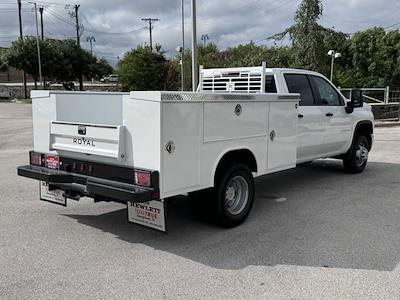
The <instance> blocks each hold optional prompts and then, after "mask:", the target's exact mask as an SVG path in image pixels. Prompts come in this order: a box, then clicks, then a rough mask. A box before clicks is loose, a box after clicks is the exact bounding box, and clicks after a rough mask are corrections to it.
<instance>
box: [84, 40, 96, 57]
mask: <svg viewBox="0 0 400 300" xmlns="http://www.w3.org/2000/svg"><path fill="white" fill-rule="evenodd" d="M86 41H87V42H89V43H90V53H91V54H92V55H93V43H95V42H96V38H95V37H94V36H88V37H86Z"/></svg>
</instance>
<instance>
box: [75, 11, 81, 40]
mask: <svg viewBox="0 0 400 300" xmlns="http://www.w3.org/2000/svg"><path fill="white" fill-rule="evenodd" d="M79 7H80V5H79V4H75V6H74V10H75V14H74V16H75V27H76V43H77V45H78V46H79V47H80V46H81V36H80V33H79V15H78V10H79Z"/></svg>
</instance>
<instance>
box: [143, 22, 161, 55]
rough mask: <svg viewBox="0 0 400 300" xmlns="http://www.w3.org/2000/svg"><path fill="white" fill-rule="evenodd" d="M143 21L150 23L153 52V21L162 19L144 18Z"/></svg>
mask: <svg viewBox="0 0 400 300" xmlns="http://www.w3.org/2000/svg"><path fill="white" fill-rule="evenodd" d="M142 21H145V22H146V23H149V32H150V50H151V51H152V52H153V23H154V22H158V21H160V20H159V19H152V18H143V19H142Z"/></svg>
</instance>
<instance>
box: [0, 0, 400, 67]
mask: <svg viewBox="0 0 400 300" xmlns="http://www.w3.org/2000/svg"><path fill="white" fill-rule="evenodd" d="M197 2H198V3H197V6H198V7H197V17H198V39H199V41H200V37H201V35H202V34H208V35H209V37H210V41H212V42H214V43H216V44H217V45H218V47H219V48H221V49H225V48H227V47H229V46H235V45H238V44H240V43H246V42H249V41H251V40H252V41H255V42H258V43H259V44H267V45H273V44H272V42H271V41H261V40H262V39H264V38H266V37H268V36H270V35H273V34H275V33H278V32H281V31H282V30H283V29H284V28H286V27H287V26H289V25H290V24H292V23H293V17H294V13H295V11H296V9H297V6H298V4H299V3H300V2H301V0H281V1H273V0H197ZM75 3H76V2H66V1H63V0H42V1H38V4H39V5H41V6H44V22H43V23H44V28H45V31H44V32H45V35H46V36H48V37H52V38H60V39H61V38H67V37H74V36H75V28H74V26H73V25H74V20H73V19H71V17H70V16H69V14H68V11H70V10H72V6H73V5H74V4H75ZM180 3H181V0H145V1H143V0H81V1H80V2H78V4H80V5H81V7H80V9H79V11H80V22H81V23H82V24H83V27H84V31H83V34H82V39H81V40H82V42H81V44H82V46H83V47H85V48H88V49H89V43H88V42H86V39H87V37H88V36H94V37H95V39H96V42H95V43H94V52H95V53H96V55H98V56H101V57H105V58H106V59H108V60H109V61H110V62H111V63H112V64H115V63H116V61H117V56H122V55H123V54H124V53H125V52H126V51H129V50H130V49H131V48H135V47H136V46H137V45H139V44H143V43H145V42H148V40H149V33H148V30H147V29H146V28H145V27H146V25H145V23H144V22H143V21H141V18H148V17H151V18H158V19H160V21H159V22H156V23H155V24H154V35H153V38H154V43H160V44H161V45H162V46H163V49H164V50H166V51H168V55H170V56H172V55H174V54H175V48H176V47H177V46H178V45H180V44H181V11H180ZM66 4H70V5H71V7H70V8H69V9H68V8H66V7H65V5H66ZM323 5H324V13H323V17H322V19H321V21H320V23H321V24H322V25H324V26H326V27H334V28H335V29H337V30H340V31H343V32H347V33H353V32H355V31H358V30H364V29H366V28H369V27H371V26H383V27H389V26H391V25H394V24H396V25H394V26H392V27H390V29H396V28H400V14H399V11H400V0H324V1H323ZM16 8H17V5H16V1H13V0H0V46H1V47H7V46H9V45H10V43H11V41H12V40H13V39H15V38H16V37H17V35H18V32H19V31H18V14H17V9H16ZM22 10H23V13H22V18H23V31H24V34H26V35H33V34H35V33H36V31H35V30H36V28H35V26H34V24H35V23H34V12H33V10H32V4H29V3H28V2H26V1H24V0H23V3H22ZM185 11H186V20H185V23H186V47H189V46H190V43H191V34H190V25H191V23H190V22H191V21H190V0H185ZM397 23H398V24H397Z"/></svg>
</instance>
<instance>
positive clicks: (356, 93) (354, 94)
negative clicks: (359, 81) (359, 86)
mask: <svg viewBox="0 0 400 300" xmlns="http://www.w3.org/2000/svg"><path fill="white" fill-rule="evenodd" d="M350 100H351V104H352V105H353V108H357V107H363V106H364V99H363V92H362V90H352V91H351V98H350Z"/></svg>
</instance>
